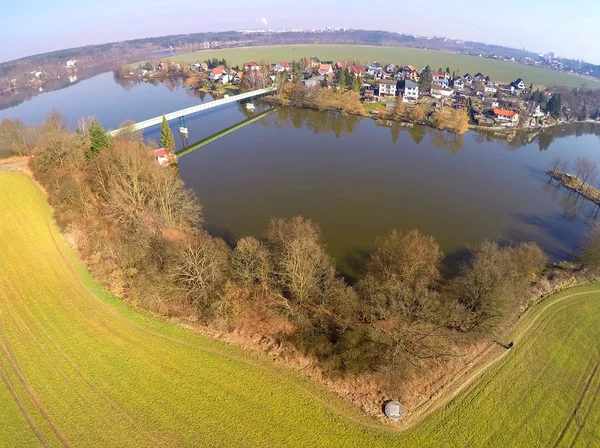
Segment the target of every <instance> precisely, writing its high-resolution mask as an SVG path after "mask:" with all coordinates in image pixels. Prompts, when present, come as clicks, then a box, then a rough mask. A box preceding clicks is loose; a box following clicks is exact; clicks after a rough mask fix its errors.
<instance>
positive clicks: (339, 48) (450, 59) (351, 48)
mask: <svg viewBox="0 0 600 448" xmlns="http://www.w3.org/2000/svg"><path fill="white" fill-rule="evenodd" d="M305 56H306V57H311V56H317V57H318V58H319V59H322V60H331V61H341V60H342V59H344V58H355V59H358V60H360V61H362V62H363V63H367V62H375V61H378V62H380V63H382V64H384V63H385V64H387V63H391V62H393V63H395V64H400V65H408V64H411V65H414V66H415V67H417V68H421V67H425V66H426V65H427V64H429V65H430V66H431V68H432V69H434V70H437V69H438V68H440V67H441V68H442V69H443V70H445V69H446V67H450V69H451V70H457V69H459V70H460V71H459V72H460V73H461V74H463V75H464V74H466V73H471V75H475V73H477V72H481V73H483V74H485V75H489V76H490V77H491V78H492V79H493V80H494V81H496V82H507V83H508V82H511V81H514V80H515V79H517V78H523V80H524V81H525V83H526V84H527V85H529V84H530V83H533V84H534V85H538V86H540V85H542V86H551V85H566V86H571V87H581V85H582V84H585V86H586V87H589V88H600V82H597V81H591V80H587V79H583V78H579V77H577V76H573V75H568V74H566V73H560V72H555V71H552V70H548V69H544V68H540V67H533V66H529V65H523V64H517V63H513V62H507V61H497V60H494V59H487V58H478V57H475V56H467V55H462V54H455V53H449V52H444V51H433V50H419V49H415V48H403V47H375V46H366V45H274V46H265V47H240V48H226V49H221V50H205V51H198V52H195V53H188V54H182V55H177V56H174V57H173V59H176V60H179V61H184V62H188V63H189V62H194V61H204V60H205V59H211V58H218V59H222V58H225V59H226V60H227V61H228V63H229V64H231V65H240V66H241V65H242V64H243V63H244V62H247V61H252V60H253V61H256V62H260V61H265V62H270V63H275V62H278V61H282V60H287V61H288V62H289V61H292V60H300V59H301V58H303V57H305ZM135 65H136V66H137V64H135Z"/></svg>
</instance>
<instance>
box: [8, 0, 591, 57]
mask: <svg viewBox="0 0 600 448" xmlns="http://www.w3.org/2000/svg"><path fill="white" fill-rule="evenodd" d="M3 1H7V2H8V0H3ZM491 5H493V6H491ZM261 17H266V18H267V19H268V21H269V26H270V27H271V28H272V29H278V28H303V29H312V28H322V27H332V28H337V27H344V28H361V29H376V30H386V31H395V32H399V33H407V34H418V35H425V36H445V37H452V38H456V39H464V40H475V41H480V42H485V43H492V44H500V45H505V46H509V47H515V48H526V49H527V50H531V51H536V52H542V53H547V52H550V51H554V52H555V53H556V55H557V56H564V57H571V58H576V59H584V60H586V61H588V62H592V63H596V64H600V45H598V43H597V39H596V38H595V36H596V30H597V27H598V23H600V1H599V0H570V1H563V0H526V1H523V0H503V1H501V2H494V3H489V2H487V3H486V2H484V3H481V2H477V1H473V2H469V1H459V2H453V1H447V0H445V1H440V0H427V6H426V7H425V6H424V5H423V3H422V2H420V1H414V0H413V1H407V0H388V1H384V2H376V3H375V4H369V3H368V2H364V1H360V2H359V1H357V0H344V1H340V0H330V1H328V2H324V1H323V0H302V1H281V0H254V1H248V0H228V1H227V2H218V1H214V2H203V1H198V0H176V1H165V0H102V1H82V0H52V1H48V0H18V1H16V2H11V6H10V7H9V8H7V7H6V6H5V7H4V8H2V14H1V15H0V62H4V61H9V60H12V59H17V58H20V57H24V56H28V55H32V54H37V53H43V52H47V51H53V50H60V49H63V48H71V47H78V46H82V45H89V44H100V43H106V42H115V41H121V40H126V39H135V38H141V37H151V36H165V35H168V34H186V33H194V32H204V31H225V30H240V29H258V28H261V27H262V26H263V25H262V24H261V23H260V18H261Z"/></svg>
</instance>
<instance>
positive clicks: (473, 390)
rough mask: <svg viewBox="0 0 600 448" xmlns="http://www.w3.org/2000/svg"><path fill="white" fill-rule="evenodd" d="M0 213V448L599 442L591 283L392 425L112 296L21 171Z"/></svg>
mask: <svg viewBox="0 0 600 448" xmlns="http://www.w3.org/2000/svg"><path fill="white" fill-rule="evenodd" d="M0 217H1V219H2V222H3V224H4V225H3V226H2V227H0V245H1V247H2V251H1V252H0V270H1V272H2V276H0V310H1V313H0V336H1V337H0V378H1V379H2V381H3V387H1V388H0V419H1V421H2V425H0V445H2V446H39V445H40V444H45V445H48V446H66V445H70V446H90V445H92V446H151V445H154V446H191V445H198V446H294V447H298V446H310V447H313V446H365V447H366V446H369V447H372V446H417V445H418V446H436V447H439V446H457V445H460V446H464V445H467V444H469V445H470V446H510V445H514V444H515V443H517V441H518V443H519V444H522V445H523V446H550V445H552V444H554V443H558V445H563V444H564V445H565V446H595V445H597V444H598V443H600V406H598V405H597V399H598V390H600V374H598V373H597V371H598V359H600V350H599V348H598V344H597V341H598V339H599V338H600V325H598V322H599V321H600V289H599V288H598V287H597V286H595V285H588V286H582V287H577V288H573V289H570V290H568V291H565V292H562V293H560V294H556V295H554V296H552V297H550V298H548V299H546V300H545V301H544V302H541V303H539V304H538V305H537V306H536V307H534V308H533V309H532V310H531V311H529V312H528V314H527V315H526V316H525V318H524V319H522V321H521V322H520V324H519V326H518V328H517V330H516V331H515V333H514V340H515V347H514V348H513V349H512V350H509V351H504V350H503V349H501V348H496V351H497V354H501V357H500V358H497V359H498V361H497V362H495V363H494V364H492V365H491V366H490V367H489V369H487V370H485V369H484V370H485V373H484V374H483V376H482V377H481V378H480V379H478V380H477V381H475V382H474V383H473V384H472V385H471V386H470V387H468V388H467V389H466V391H465V392H463V393H461V395H459V396H458V398H456V399H454V400H453V401H451V402H450V403H448V404H446V405H445V406H444V407H442V408H441V409H440V410H439V411H437V412H436V413H434V414H433V415H432V416H431V417H430V418H428V419H426V420H425V421H423V422H422V423H420V424H419V425H418V426H416V427H415V428H414V429H412V430H411V432H409V433H402V434H394V432H395V428H396V427H394V426H389V425H388V426H384V425H381V424H379V423H377V422H375V421H373V420H370V419H368V418H366V417H364V416H362V415H360V414H359V413H358V412H357V411H355V410H354V409H353V408H351V407H350V406H349V405H347V404H345V403H344V402H342V401H341V400H340V399H338V398H336V397H334V396H332V395H331V394H330V393H328V392H327V391H325V390H324V389H323V388H321V387H319V386H318V385H316V384H314V383H312V382H310V381H308V380H307V379H306V378H304V377H302V376H300V375H298V374H296V373H294V372H292V371H290V370H288V369H285V368H283V367H281V366H280V365H278V364H276V363H273V362H270V361H269V360H266V359H264V358H259V357H258V356H254V355H251V354H249V353H246V352H244V351H242V350H239V349H236V348H234V347H232V346H230V345H227V344H223V343H219V342H217V341H215V340H212V339H208V338H206V337H203V336H200V335H198V334H195V333H192V332H190V331H187V330H185V329H182V328H181V327H179V326H177V325H174V324H170V323H167V322H165V321H164V320H161V319H157V318H154V317H151V316H149V315H147V314H144V313H140V312H137V311H135V310H133V309H131V308H129V307H128V306H126V305H124V304H123V302H121V301H120V300H117V299H115V298H114V297H113V296H112V295H110V294H109V293H107V292H106V291H105V290H104V288H102V287H101V286H100V285H99V284H98V283H97V282H95V281H94V280H93V279H92V278H91V277H90V275H89V273H88V272H87V271H86V269H85V268H84V267H83V266H82V265H81V264H80V263H79V261H78V260H77V259H76V257H75V254H74V253H73V252H72V251H71V249H70V248H69V247H68V245H67V244H66V241H65V240H64V237H63V236H62V235H61V234H60V233H59V231H58V229H57V227H56V226H55V224H54V223H53V219H52V215H51V212H50V209H49V207H48V204H47V203H46V200H45V198H44V196H43V195H42V192H41V191H40V189H39V188H38V187H37V186H36V185H35V184H34V183H33V182H32V181H31V180H30V179H29V178H28V177H26V176H25V175H24V174H22V173H16V172H0ZM483 367H485V365H484V366H483ZM450 396H451V395H450ZM440 404H443V402H441V403H440Z"/></svg>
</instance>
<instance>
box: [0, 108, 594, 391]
mask: <svg viewBox="0 0 600 448" xmlns="http://www.w3.org/2000/svg"><path fill="white" fill-rule="evenodd" d="M3 126H7V124H6V123H4V124H3ZM12 126H13V127H10V126H9V129H11V132H14V134H15V135H22V137H23V140H24V141H27V142H28V143H27V144H26V147H27V151H28V153H30V154H32V155H33V156H34V157H32V159H31V163H30V165H31V168H32V170H33V172H34V175H35V177H36V179H37V180H38V181H39V182H40V183H41V184H42V185H43V186H44V188H45V189H46V191H47V193H48V198H49V201H50V203H51V205H52V206H53V208H54V211H55V214H56V217H57V220H58V222H59V224H60V225H61V226H62V227H63V228H64V229H65V232H66V233H67V235H68V237H69V239H70V240H71V241H72V243H73V244H74V245H75V246H76V247H77V250H78V251H79V253H80V254H81V256H82V257H83V259H84V260H85V261H86V263H87V265H88V267H89V268H90V270H91V271H92V272H93V274H94V275H95V277H96V278H98V279H99V280H100V281H101V282H103V283H104V284H105V285H106V286H107V287H109V288H110V289H111V290H112V291H113V292H115V293H116V294H118V295H119V296H120V297H123V298H125V299H127V300H128V301H130V302H131V303H133V304H136V305H138V306H141V307H144V308H147V309H150V310H153V311H155V312H159V313H162V314H165V315H171V316H187V317H189V316H190V315H193V316H194V317H195V318H196V319H198V320H199V321H201V322H202V323H203V324H205V325H210V326H214V327H218V328H221V329H225V330H228V331H233V330H235V331H237V332H239V333H241V334H246V335H253V336H256V335H261V336H263V337H266V338H270V339H271V340H273V341H275V342H277V343H280V344H283V345H284V346H285V347H289V350H291V352H292V353H298V352H300V353H303V354H305V355H308V356H310V357H311V358H312V359H314V360H316V361H317V362H318V364H319V365H320V367H321V368H322V369H323V370H324V371H327V372H329V373H331V374H335V375H344V374H362V373H368V374H370V375H372V376H373V377H374V378H377V379H378V381H379V382H380V384H381V387H383V388H385V387H392V386H394V385H397V381H400V380H402V378H404V375H405V374H406V373H407V372H410V371H411V369H412V368H413V366H415V365H419V364H420V363H421V362H423V361H425V360H430V359H436V358H440V357H445V356H447V355H448V354H450V353H452V352H453V349H454V348H455V346H456V344H457V343H458V341H461V340H463V339H461V338H465V337H468V338H471V337H478V336H479V335H481V334H485V333H487V332H489V331H492V330H493V329H498V328H501V327H502V326H506V325H508V324H509V323H511V322H513V320H514V318H515V317H516V316H517V315H518V314H519V313H520V311H521V309H522V307H523V306H524V305H525V304H526V303H527V301H528V298H529V296H530V293H531V287H532V284H533V283H534V282H536V281H537V280H539V278H540V274H541V273H542V271H543V270H544V267H545V265H546V257H545V256H544V254H543V252H542V251H541V250H540V248H539V247H538V246H537V245H535V244H533V243H524V244H520V245H517V246H504V245H500V244H498V243H495V242H490V241H485V242H483V243H482V244H480V245H479V246H477V247H475V248H473V249H472V250H470V253H469V256H468V257H467V258H466V259H465V261H464V262H463V263H462V264H461V265H460V266H459V268H458V273H457V274H456V275H455V276H453V277H445V276H443V275H442V273H441V263H442V260H443V257H444V256H443V253H442V251H441V249H440V247H439V245H438V244H437V242H436V241H435V240H434V238H433V237H431V236H427V235H424V234H422V233H420V232H419V231H418V230H411V231H407V232H400V231H396V230H393V231H391V232H390V233H389V234H388V235H386V236H384V237H381V238H379V239H377V241H376V243H375V249H374V251H373V253H372V254H371V255H370V256H369V258H368V260H367V262H366V264H365V266H364V269H363V272H362V274H361V276H360V278H359V280H358V281H357V282H356V283H355V284H354V285H350V284H348V283H347V282H346V280H345V279H344V278H343V277H342V276H341V275H340V274H339V272H338V270H337V268H336V264H335V262H334V260H333V259H332V257H331V256H330V255H329V254H328V252H327V250H326V246H325V243H324V241H323V237H322V234H321V231H320V229H319V227H318V225H317V224H316V223H314V222H312V221H310V220H308V219H305V218H302V217H296V218H293V219H281V218H274V219H272V220H271V221H270V223H269V225H268V228H267V229H266V231H265V234H264V235H263V237H262V238H256V237H253V236H248V237H243V238H240V239H239V240H238V241H237V242H236V243H235V245H234V246H233V247H230V246H228V245H227V244H226V243H225V242H224V241H223V240H222V239H220V238H215V237H213V236H211V235H209V234H208V233H207V232H206V231H205V230H204V229H203V228H202V221H203V220H202V207H201V205H200V203H199V202H198V200H197V198H196V197H195V196H194V194H193V193H192V192H191V191H189V190H187V189H185V188H184V186H183V183H182V181H181V180H180V178H179V175H178V172H177V170H176V169H175V168H162V167H160V166H159V165H158V164H157V163H156V162H155V160H154V156H153V153H152V151H151V148H149V147H148V146H146V145H144V144H143V143H142V142H141V140H140V135H139V134H136V133H128V134H124V135H120V136H118V137H115V138H113V139H109V138H108V137H107V135H106V134H104V133H103V132H101V131H102V128H101V126H100V124H99V123H98V122H97V121H96V120H92V121H91V122H89V121H88V122H82V124H81V125H80V126H79V128H78V131H77V132H70V131H68V130H67V127H66V125H65V122H64V119H62V117H61V116H60V115H58V114H52V115H51V116H50V117H49V118H48V120H47V121H46V123H44V124H43V125H41V126H39V127H36V128H35V129H34V131H35V132H34V133H35V135H36V136H37V138H36V140H35V141H34V142H33V143H31V142H29V140H28V139H29V137H28V135H29V134H28V133H29V132H30V131H31V132H33V130H31V129H30V128H29V127H27V126H23V125H21V124H18V123H15V122H13V123H12ZM21 133H22V134H21ZM15 140H18V139H15ZM15 144H16V143H15ZM31 146H33V147H31ZM588 258H590V259H592V258H593V255H588Z"/></svg>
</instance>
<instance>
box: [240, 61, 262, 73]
mask: <svg viewBox="0 0 600 448" xmlns="http://www.w3.org/2000/svg"><path fill="white" fill-rule="evenodd" d="M248 70H260V65H258V63H257V62H254V61H250V62H244V71H246V72H247V71H248Z"/></svg>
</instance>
